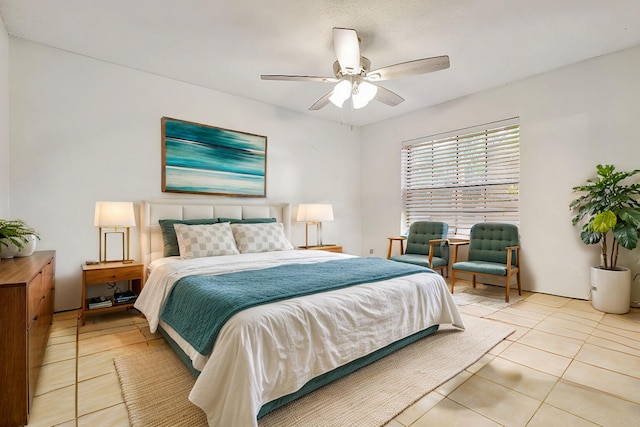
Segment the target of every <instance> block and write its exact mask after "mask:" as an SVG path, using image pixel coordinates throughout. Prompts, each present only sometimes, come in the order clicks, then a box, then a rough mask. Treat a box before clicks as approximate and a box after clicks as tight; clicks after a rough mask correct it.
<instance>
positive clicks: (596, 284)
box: [591, 267, 631, 314]
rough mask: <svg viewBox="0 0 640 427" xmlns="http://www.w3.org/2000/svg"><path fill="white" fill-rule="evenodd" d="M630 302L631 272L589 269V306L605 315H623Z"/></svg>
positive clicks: (624, 269) (623, 269) (622, 269)
mask: <svg viewBox="0 0 640 427" xmlns="http://www.w3.org/2000/svg"><path fill="white" fill-rule="evenodd" d="M630 302H631V270H629V269H628V268H625V267H618V269H617V270H605V269H603V268H600V267H591V305H592V306H593V308H595V309H596V310H599V311H604V312H605V313H613V314H624V313H626V312H628V311H629V306H630Z"/></svg>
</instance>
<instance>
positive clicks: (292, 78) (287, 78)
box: [260, 74, 338, 83]
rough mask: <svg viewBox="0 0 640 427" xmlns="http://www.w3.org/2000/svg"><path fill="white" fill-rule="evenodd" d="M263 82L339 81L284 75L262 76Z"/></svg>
mask: <svg viewBox="0 0 640 427" xmlns="http://www.w3.org/2000/svg"><path fill="white" fill-rule="evenodd" d="M260 78H261V79H262V80H285V81H299V82H323V83H326V82H330V83H335V82H337V81H338V79H336V78H335V77H319V76H287V75H284V74H262V75H260Z"/></svg>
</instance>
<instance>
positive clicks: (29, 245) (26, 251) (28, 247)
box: [15, 234, 38, 257]
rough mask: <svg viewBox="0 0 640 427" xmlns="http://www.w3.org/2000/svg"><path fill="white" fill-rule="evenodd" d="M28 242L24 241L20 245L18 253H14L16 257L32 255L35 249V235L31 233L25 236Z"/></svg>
mask: <svg viewBox="0 0 640 427" xmlns="http://www.w3.org/2000/svg"><path fill="white" fill-rule="evenodd" d="M27 239H28V242H26V243H24V245H23V246H22V249H20V250H19V251H18V253H16V255H15V256H16V257H25V256H31V255H33V253H34V252H35V250H36V242H37V241H38V240H37V239H36V236H34V235H33V234H30V235H28V236H27Z"/></svg>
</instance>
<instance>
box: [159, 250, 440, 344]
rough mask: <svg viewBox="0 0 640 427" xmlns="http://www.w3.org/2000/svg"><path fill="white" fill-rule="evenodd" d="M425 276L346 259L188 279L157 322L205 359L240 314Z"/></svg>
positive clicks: (405, 267) (406, 267)
mask: <svg viewBox="0 0 640 427" xmlns="http://www.w3.org/2000/svg"><path fill="white" fill-rule="evenodd" d="M425 272H430V273H433V272H434V271H433V270H430V269H428V268H425V267H420V266H416V265H412V264H406V263H399V262H394V261H388V260H384V259H381V258H347V259H340V260H332V261H325V262H319V263H315V264H291V265H282V266H278V267H272V268H265V269H260V270H250V271H240V272H236V273H227V274H219V275H211V276H189V277H185V278H183V279H180V280H179V281H178V282H176V284H175V285H174V286H173V288H172V289H171V291H170V292H169V295H168V296H167V299H166V301H165V304H164V306H163V308H162V314H161V316H160V318H161V319H162V320H163V321H165V322H166V323H167V324H169V325H170V326H171V327H172V328H173V329H174V330H175V331H176V332H177V333H178V334H180V336H181V337H182V338H184V339H185V340H186V341H187V342H189V344H191V346H192V347H193V348H195V349H196V350H197V351H198V352H199V353H200V354H203V355H207V354H209V353H210V352H211V349H212V348H213V344H214V342H215V340H216V338H217V337H218V334H219V332H220V329H221V328H222V326H223V325H224V324H225V322H226V321H227V320H229V319H230V318H231V316H233V315H234V314H236V313H238V312H239V311H241V310H244V309H247V308H250V307H255V306H258V305H261V304H267V303H270V302H275V301H280V300H284V299H288V298H295V297H300V296H305V295H311V294H315V293H320V292H327V291H332V290H336V289H341V288H345V287H348V286H353V285H359V284H362V283H370V282H379V281H382V280H389V279H393V278H396V277H401V276H407V275H411V274H417V273H425Z"/></svg>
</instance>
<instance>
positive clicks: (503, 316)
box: [485, 311, 540, 328]
mask: <svg viewBox="0 0 640 427" xmlns="http://www.w3.org/2000/svg"><path fill="white" fill-rule="evenodd" d="M485 318H486V319H491V320H498V321H500V322H503V323H508V324H510V325H517V326H522V327H525V328H533V327H534V326H536V325H537V324H538V323H540V321H539V320H534V319H529V318H527V317H522V316H517V315H515V314H512V313H505V312H503V311H498V312H496V313H493V314H490V315H489V316H485Z"/></svg>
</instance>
